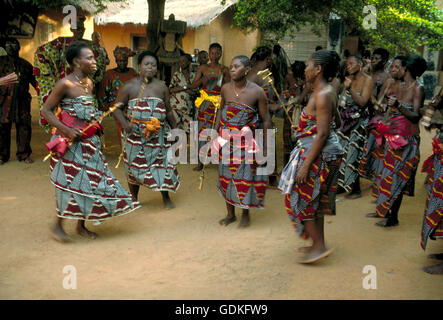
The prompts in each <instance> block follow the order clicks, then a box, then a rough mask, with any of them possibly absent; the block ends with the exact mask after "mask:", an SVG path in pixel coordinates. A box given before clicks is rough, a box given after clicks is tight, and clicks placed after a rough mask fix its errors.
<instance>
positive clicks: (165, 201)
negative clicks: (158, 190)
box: [163, 199, 175, 210]
mask: <svg viewBox="0 0 443 320" xmlns="http://www.w3.org/2000/svg"><path fill="white" fill-rule="evenodd" d="M163 205H164V206H165V209H166V210H171V209H174V208H175V204H174V203H173V202H172V201H171V199H163Z"/></svg>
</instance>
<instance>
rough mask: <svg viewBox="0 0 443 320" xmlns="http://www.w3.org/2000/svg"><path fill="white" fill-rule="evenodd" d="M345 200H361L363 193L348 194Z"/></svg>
mask: <svg viewBox="0 0 443 320" xmlns="http://www.w3.org/2000/svg"><path fill="white" fill-rule="evenodd" d="M345 198H346V199H350V200H353V199H358V198H361V192H355V193H350V194H347V195H346V196H345Z"/></svg>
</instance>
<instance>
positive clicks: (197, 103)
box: [195, 90, 221, 109]
mask: <svg viewBox="0 0 443 320" xmlns="http://www.w3.org/2000/svg"><path fill="white" fill-rule="evenodd" d="M203 101H209V102H211V103H212V104H213V105H214V106H215V108H216V109H219V108H220V103H221V96H220V95H217V96H210V95H208V94H207V93H206V91H205V90H200V97H198V98H197V99H195V106H196V107H197V108H200V105H201V104H202V103H203Z"/></svg>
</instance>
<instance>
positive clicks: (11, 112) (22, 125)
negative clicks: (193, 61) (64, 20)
mask: <svg viewBox="0 0 443 320" xmlns="http://www.w3.org/2000/svg"><path fill="white" fill-rule="evenodd" d="M5 47H6V53H7V55H6V56H1V57H0V77H3V76H6V75H8V74H10V73H13V72H14V73H15V74H16V75H17V76H18V80H17V82H15V83H10V84H7V85H4V86H2V87H0V165H1V164H4V163H5V162H7V161H8V160H9V157H10V148H11V128H12V123H15V128H16V130H17V134H16V137H17V138H16V141H17V158H18V160H19V161H25V162H26V163H32V162H33V161H32V159H31V157H30V156H31V153H32V150H31V134H32V130H31V95H30V94H29V85H32V86H33V87H34V88H35V87H36V83H35V78H34V75H33V73H32V65H31V64H30V63H29V62H28V61H26V60H24V59H22V58H20V57H19V52H20V43H19V42H18V40H17V39H15V38H9V39H7V40H6V45H5Z"/></svg>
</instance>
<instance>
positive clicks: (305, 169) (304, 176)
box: [295, 162, 310, 185]
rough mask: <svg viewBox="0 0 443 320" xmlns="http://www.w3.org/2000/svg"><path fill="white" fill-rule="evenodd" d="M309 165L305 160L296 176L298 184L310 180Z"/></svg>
mask: <svg viewBox="0 0 443 320" xmlns="http://www.w3.org/2000/svg"><path fill="white" fill-rule="evenodd" d="M309 167H310V166H309V165H308V164H307V163H306V162H303V164H302V165H301V167H300V169H298V171H297V176H296V177H295V182H297V184H298V185H302V184H305V183H306V181H307V180H308V174H309Z"/></svg>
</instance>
